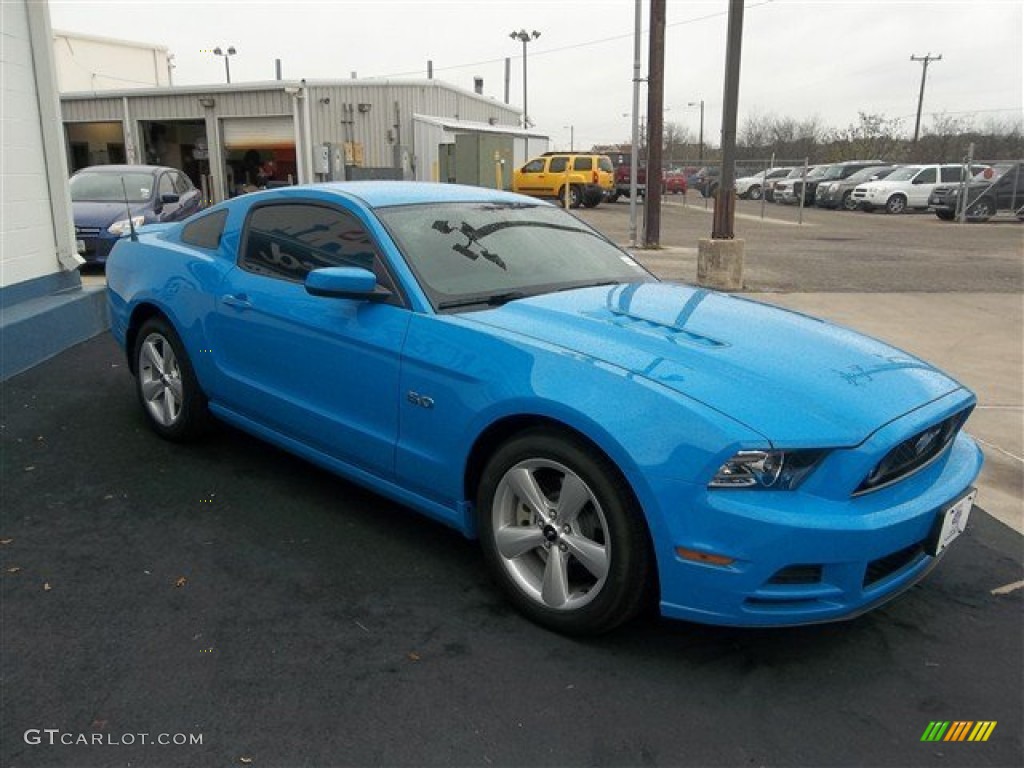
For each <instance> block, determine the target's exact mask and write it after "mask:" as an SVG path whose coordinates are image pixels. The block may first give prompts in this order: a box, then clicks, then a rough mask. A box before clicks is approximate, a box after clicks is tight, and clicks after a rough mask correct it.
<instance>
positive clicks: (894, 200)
mask: <svg viewBox="0 0 1024 768" xmlns="http://www.w3.org/2000/svg"><path fill="white" fill-rule="evenodd" d="M906 210H907V198H906V197H904V196H903V195H893V196H892V197H890V198H889V199H888V200H886V201H885V212H886V213H892V214H897V213H903V212H904V211H906Z"/></svg>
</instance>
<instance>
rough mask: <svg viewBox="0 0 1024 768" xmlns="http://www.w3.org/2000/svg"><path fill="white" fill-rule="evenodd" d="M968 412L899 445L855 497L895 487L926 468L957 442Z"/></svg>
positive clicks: (864, 483) (929, 428)
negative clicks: (951, 444)
mask: <svg viewBox="0 0 1024 768" xmlns="http://www.w3.org/2000/svg"><path fill="white" fill-rule="evenodd" d="M967 413H968V412H967V411H961V412H960V413H955V414H953V415H952V416H950V417H948V418H947V419H944V420H943V421H940V422H939V423H938V424H933V425H932V426H930V427H928V428H927V429H925V430H922V431H920V432H918V433H917V434H916V435H914V436H913V437H911V438H909V439H907V440H904V441H903V442H902V443H900V444H899V445H897V446H896V447H895V448H893V449H892V450H891V451H889V452H888V453H887V454H886V455H885V458H883V459H882V460H881V461H880V462H878V464H877V465H875V468H874V469H873V470H871V473H870V474H869V475H868V476H867V477H866V478H864V482H862V483H861V484H860V486H858V488H857V490H856V491H854V496H857V495H859V494H862V493H867V492H869V491H874V490H878V489H879V488H883V487H885V486H887V485H891V484H892V483H895V482H897V481H899V480H902V479H903V478H904V477H907V476H909V475H912V474H913V473H915V472H917V471H918V470H920V469H924V467H926V466H927V465H928V464H930V463H931V462H932V461H933V460H934V459H936V458H938V457H939V455H941V454H942V452H943V451H944V450H945V449H946V446H948V445H949V444H950V443H951V442H952V441H953V438H954V437H956V433H957V432H958V431H959V430H960V427H961V426H963V423H964V421H966V419H967Z"/></svg>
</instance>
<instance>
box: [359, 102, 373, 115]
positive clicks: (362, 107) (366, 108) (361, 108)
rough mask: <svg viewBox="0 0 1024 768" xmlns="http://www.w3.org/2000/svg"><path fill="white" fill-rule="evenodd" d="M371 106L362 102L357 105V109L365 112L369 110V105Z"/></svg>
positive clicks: (370, 105)
mask: <svg viewBox="0 0 1024 768" xmlns="http://www.w3.org/2000/svg"><path fill="white" fill-rule="evenodd" d="M372 106H373V105H372V104H367V103H365V102H363V103H362V104H360V105H359V111H360V112H362V113H364V114H365V113H367V112H369V111H370V107H372Z"/></svg>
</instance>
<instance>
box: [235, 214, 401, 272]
mask: <svg viewBox="0 0 1024 768" xmlns="http://www.w3.org/2000/svg"><path fill="white" fill-rule="evenodd" d="M242 243H243V244H242V252H241V256H240V257H239V260H238V264H239V266H240V267H242V269H245V270H248V271H249V272H255V273H256V274H258V275H266V276H267V277H276V278H280V279H283V280H294V281H297V282H302V281H303V280H305V279H306V275H307V274H308V273H309V272H310V271H311V270H314V269H319V268H321V267H362V268H363V269H369V270H371V271H373V272H374V273H375V274H376V275H377V279H378V280H380V279H381V277H382V275H384V274H385V272H384V270H383V266H382V265H381V263H380V258H379V257H378V254H377V248H376V246H374V244H373V241H372V240H371V238H370V235H369V233H368V232H367V231H366V230H365V229H364V228H363V225H362V224H360V223H359V222H358V221H357V220H356V219H355V217H354V216H352V215H351V214H348V213H345V212H344V211H340V210H338V209H337V208H331V207H328V206H324V205H316V204H313V203H277V204H272V205H263V206H260V207H258V208H254V209H253V210H252V211H251V212H250V213H249V218H248V220H247V221H246V224H245V232H244V234H243V240H242ZM387 287H389V288H390V287H391V286H390V285H388V286H387Z"/></svg>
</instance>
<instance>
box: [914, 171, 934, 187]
mask: <svg viewBox="0 0 1024 768" xmlns="http://www.w3.org/2000/svg"><path fill="white" fill-rule="evenodd" d="M937 178H938V173H936V169H935V168H925V169H924V170H923V171H921V172H920V173H919V174H917V176H915V177H914V183H915V184H934V183H935V180H936V179H937Z"/></svg>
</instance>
